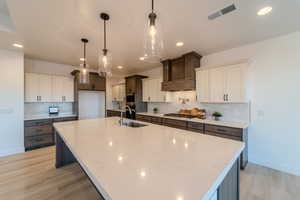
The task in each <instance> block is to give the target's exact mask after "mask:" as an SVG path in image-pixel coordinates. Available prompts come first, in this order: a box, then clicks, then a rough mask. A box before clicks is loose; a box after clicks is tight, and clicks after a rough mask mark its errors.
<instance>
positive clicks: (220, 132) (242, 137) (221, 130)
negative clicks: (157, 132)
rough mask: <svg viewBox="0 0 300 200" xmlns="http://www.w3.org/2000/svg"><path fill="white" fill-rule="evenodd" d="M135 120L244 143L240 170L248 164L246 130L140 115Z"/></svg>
mask: <svg viewBox="0 0 300 200" xmlns="http://www.w3.org/2000/svg"><path fill="white" fill-rule="evenodd" d="M136 120H139V121H144V122H149V123H153V124H159V125H164V126H169V127H173V128H178V129H184V130H189V131H193V132H198V133H202V134H207V135H213V136H217V137H222V138H227V139H232V140H237V141H242V142H244V143H245V145H246V146H245V149H244V151H243V152H242V154H241V157H240V162H241V163H240V167H241V169H245V167H246V166H247V164H248V129H247V128H245V129H242V128H232V127H225V126H217V125H210V124H203V123H201V122H190V121H184V120H177V119H170V118H162V117H154V116H150V115H141V114H137V115H136Z"/></svg>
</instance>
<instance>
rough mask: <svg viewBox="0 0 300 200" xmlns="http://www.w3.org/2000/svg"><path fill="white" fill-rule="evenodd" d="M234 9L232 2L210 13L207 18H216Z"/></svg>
mask: <svg viewBox="0 0 300 200" xmlns="http://www.w3.org/2000/svg"><path fill="white" fill-rule="evenodd" d="M234 10H236V7H235V5H234V4H231V5H230V6H227V7H225V8H223V9H221V10H219V11H217V12H215V13H213V14H211V15H209V16H208V19H209V20H214V19H216V18H218V17H221V16H222V15H226V14H228V13H230V12H232V11H234Z"/></svg>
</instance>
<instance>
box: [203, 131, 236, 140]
mask: <svg viewBox="0 0 300 200" xmlns="http://www.w3.org/2000/svg"><path fill="white" fill-rule="evenodd" d="M205 134H207V135H213V136H216V137H221V138H226V139H231V140H237V141H242V138H241V137H236V136H230V135H223V134H218V133H215V132H210V131H205Z"/></svg>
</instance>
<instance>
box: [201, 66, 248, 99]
mask: <svg viewBox="0 0 300 200" xmlns="http://www.w3.org/2000/svg"><path fill="white" fill-rule="evenodd" d="M245 73H246V65H245V64H237V65H231V66H226V67H219V68H213V69H206V70H198V71H197V73H196V83H197V84H196V88H197V97H198V101H199V102H203V103H245V102H247V99H246V86H245V85H246V84H245V83H246V75H245Z"/></svg>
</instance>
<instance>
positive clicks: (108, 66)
mask: <svg viewBox="0 0 300 200" xmlns="http://www.w3.org/2000/svg"><path fill="white" fill-rule="evenodd" d="M100 18H101V19H102V20H103V22H104V48H103V50H102V54H101V55H100V56H99V60H98V63H99V67H98V74H99V75H100V76H106V77H110V76H112V55H111V53H110V51H108V49H107V48H106V21H108V20H109V15H108V14H106V13H101V14H100Z"/></svg>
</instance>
